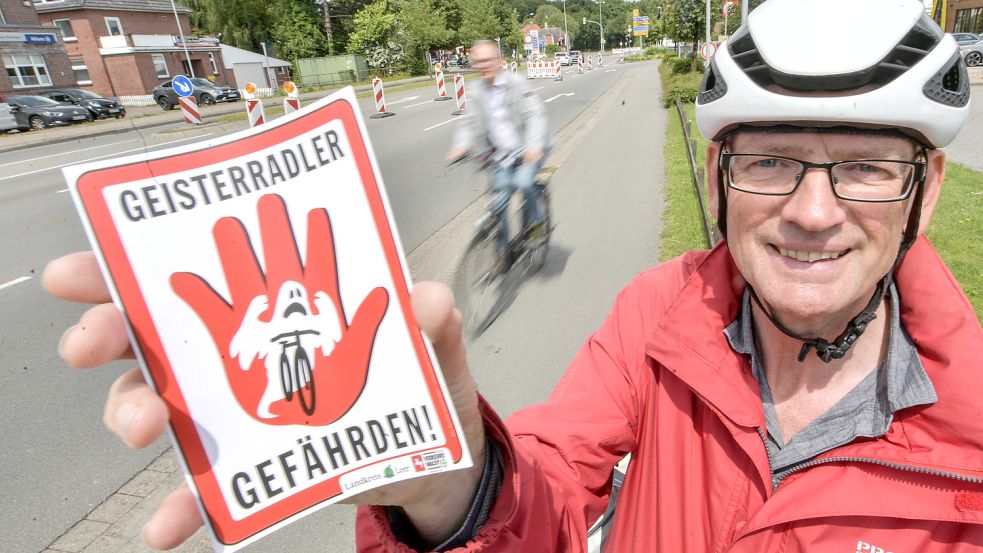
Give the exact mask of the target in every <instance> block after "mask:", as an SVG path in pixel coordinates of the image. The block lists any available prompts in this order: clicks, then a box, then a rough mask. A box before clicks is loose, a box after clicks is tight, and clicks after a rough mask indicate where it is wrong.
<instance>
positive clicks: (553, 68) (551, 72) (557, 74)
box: [526, 61, 563, 81]
mask: <svg viewBox="0 0 983 553" xmlns="http://www.w3.org/2000/svg"><path fill="white" fill-rule="evenodd" d="M526 78H528V79H556V80H558V81H560V80H563V76H562V71H561V70H560V62H558V61H534V62H529V64H528V65H526Z"/></svg>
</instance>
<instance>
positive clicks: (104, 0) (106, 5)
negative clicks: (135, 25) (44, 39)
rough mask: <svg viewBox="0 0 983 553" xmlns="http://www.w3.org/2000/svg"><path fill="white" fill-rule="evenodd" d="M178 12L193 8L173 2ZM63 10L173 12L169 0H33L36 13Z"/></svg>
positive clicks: (186, 11) (188, 11) (188, 10)
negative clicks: (41, 0) (40, 0)
mask: <svg viewBox="0 0 983 553" xmlns="http://www.w3.org/2000/svg"><path fill="white" fill-rule="evenodd" d="M175 6H177V11H178V13H191V12H192V11H193V10H191V9H190V8H186V7H184V6H182V5H181V4H177V3H175ZM65 10H118V11H129V12H167V13H173V11H174V8H172V7H171V2H170V0H47V1H45V2H39V1H38V0H35V2H34V11H36V12H38V13H47V12H59V11H65Z"/></svg>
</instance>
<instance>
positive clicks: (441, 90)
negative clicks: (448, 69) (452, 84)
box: [434, 64, 451, 102]
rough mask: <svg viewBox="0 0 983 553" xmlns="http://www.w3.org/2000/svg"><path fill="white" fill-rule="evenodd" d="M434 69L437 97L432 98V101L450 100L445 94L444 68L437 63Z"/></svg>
mask: <svg viewBox="0 0 983 553" xmlns="http://www.w3.org/2000/svg"><path fill="white" fill-rule="evenodd" d="M434 70H435V71H436V72H437V97H436V98H434V101H435V102H442V101H444V100H450V99H451V97H450V96H448V95H447V85H446V84H445V83H444V70H443V69H441V68H440V65H439V64H438V65H437V67H436V68H434Z"/></svg>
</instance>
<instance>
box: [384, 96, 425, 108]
mask: <svg viewBox="0 0 983 553" xmlns="http://www.w3.org/2000/svg"><path fill="white" fill-rule="evenodd" d="M417 98H419V96H407V97H406V98H400V99H399V100H396V101H394V102H387V104H389V105H390V106H395V105H396V104H402V103H403V102H412V101H413V100H416V99H417Z"/></svg>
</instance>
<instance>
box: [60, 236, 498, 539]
mask: <svg viewBox="0 0 983 553" xmlns="http://www.w3.org/2000/svg"><path fill="white" fill-rule="evenodd" d="M42 285H43V286H44V288H45V290H47V291H48V292H49V293H51V294H52V295H54V296H56V297H59V298H62V299H66V300H70V301H77V302H86V303H94V304H97V305H95V306H94V307H92V308H91V309H89V310H88V311H87V312H86V313H85V314H84V315H82V319H81V321H80V322H79V324H77V325H75V326H73V327H71V328H69V329H68V330H67V331H65V334H64V335H63V336H62V339H61V342H60V343H59V346H58V350H59V354H60V355H61V357H62V358H63V359H65V361H66V362H67V363H68V364H69V365H70V366H72V367H76V368H91V367H97V366H100V365H104V364H107V363H110V362H112V361H115V360H118V359H132V358H133V351H132V350H131V349H130V344H129V342H128V340H127V336H126V328H125V325H124V323H123V317H122V315H121V314H120V312H119V310H118V309H116V307H115V306H113V305H112V303H110V302H111V299H110V295H109V291H108V290H107V288H106V285H105V283H104V282H103V279H102V276H101V274H100V272H99V266H98V263H97V261H96V257H95V255H94V254H93V253H92V252H80V253H74V254H69V255H67V256H65V257H62V258H59V259H56V260H54V261H52V262H51V263H49V264H48V266H47V267H46V268H45V270H44V275H43V276H42ZM411 301H412V306H413V312H414V315H415V316H416V319H417V322H418V324H419V325H420V328H421V329H422V330H423V332H424V333H426V335H427V336H428V337H429V338H430V339H431V341H432V342H433V346H434V351H435V352H436V354H437V359H438V361H439V363H440V366H441V368H442V370H443V372H444V379H445V381H446V382H447V388H448V390H449V391H450V393H451V396H452V398H453V401H454V405H455V406H456V408H457V413H458V417H459V418H460V421H461V426H462V428H463V429H464V433H465V438H466V439H467V442H468V446H469V447H470V449H471V455H472V457H473V459H474V460H475V463H476V466H475V467H473V468H471V469H467V470H460V471H454V472H449V473H444V474H437V475H432V476H427V477H423V478H417V479H414V480H410V481H406V482H401V483H399V484H397V485H393V486H385V487H382V488H377V489H374V490H370V491H368V492H366V493H363V494H361V495H359V496H357V497H355V498H353V499H352V502H357V503H366V504H381V505H402V506H404V508H405V509H406V512H407V514H408V515H409V517H410V519H411V520H412V521H413V522H414V523H415V524H416V525H417V529H418V530H419V532H420V534H421V535H422V536H423V537H424V538H425V539H431V540H433V541H434V542H439V541H441V540H442V539H443V538H445V537H446V536H447V535H449V534H450V533H452V532H453V531H454V530H456V529H457V527H458V526H459V525H460V523H461V521H463V520H464V518H465V516H466V515H467V510H468V507H469V505H470V502H471V499H472V497H473V496H474V493H475V490H476V488H477V483H478V480H479V479H480V475H481V472H482V470H483V462H484V452H485V434H484V427H483V424H482V419H481V414H480V412H479V410H478V398H477V392H476V389H475V385H474V381H473V380H472V378H471V373H470V372H469V371H468V368H467V360H466V358H465V350H464V343H463V341H462V339H461V314H460V312H459V311H457V310H456V309H454V301H453V298H452V295H451V293H450V290H448V289H447V287H446V286H444V285H442V284H438V283H419V284H417V285H416V286H415V289H414V290H413V294H412V296H411ZM167 421H168V412H167V407H166V406H165V404H164V402H163V400H161V398H160V397H159V396H158V395H157V394H155V393H154V392H153V390H152V389H151V388H150V387H149V386H148V385H147V384H146V382H145V381H144V379H143V376H142V375H141V373H140V370H139V369H137V368H134V369H132V370H130V371H129V372H126V373H125V374H123V375H122V376H121V377H120V378H119V379H117V380H116V382H115V383H114V384H113V385H112V387H111V388H110V390H109V397H108V398H107V399H106V407H105V411H104V413H103V423H104V424H105V425H106V427H107V428H108V429H109V430H110V431H111V432H113V433H114V434H116V435H117V436H118V437H119V438H120V439H121V440H122V441H123V442H124V443H126V444H127V445H128V446H130V447H132V448H142V447H146V446H148V445H150V444H151V443H153V442H154V441H155V440H156V439H157V438H159V437H160V436H161V435H162V434H163V433H164V430H165V428H166V426H167ZM201 524H202V521H201V517H200V515H199V512H198V508H197V507H196V506H195V501H194V497H193V495H192V493H191V491H190V490H189V489H188V488H187V487H186V486H184V485H182V486H181V487H179V488H178V489H177V490H175V491H174V492H172V493H171V494H170V495H169V496H168V497H167V498H165V499H164V501H163V502H162V503H161V505H160V507H159V508H158V509H157V512H156V513H154V515H153V516H152V517H151V518H150V520H149V521H148V522H147V524H146V526H144V531H143V537H144V540H145V541H146V542H147V544H148V545H150V546H151V547H154V548H157V549H170V548H173V547H176V546H177V545H179V544H181V543H182V542H184V541H185V540H187V539H188V538H189V537H190V536H191V535H192V534H193V533H194V532H195V531H196V530H197V529H198V527H200V526H201Z"/></svg>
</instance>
